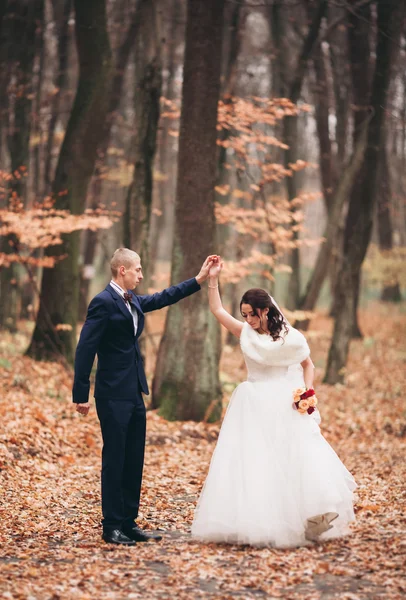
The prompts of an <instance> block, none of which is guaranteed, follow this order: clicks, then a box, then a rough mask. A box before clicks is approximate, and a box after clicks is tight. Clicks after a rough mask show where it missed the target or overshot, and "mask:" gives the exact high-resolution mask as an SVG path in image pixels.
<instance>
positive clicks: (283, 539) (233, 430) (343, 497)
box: [192, 378, 356, 547]
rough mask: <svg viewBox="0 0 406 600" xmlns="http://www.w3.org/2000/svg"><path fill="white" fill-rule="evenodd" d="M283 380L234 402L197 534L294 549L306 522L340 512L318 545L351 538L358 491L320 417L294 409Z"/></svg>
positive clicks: (242, 388) (250, 387)
mask: <svg viewBox="0 0 406 600" xmlns="http://www.w3.org/2000/svg"><path fill="white" fill-rule="evenodd" d="M291 383H292V382H291V381H290V384H289V383H288V382H287V380H286V378H280V379H277V380H275V381H269V380H267V381H264V382H261V381H259V382H258V381H257V382H250V381H246V382H244V383H242V384H240V385H239V386H238V387H237V388H236V390H235V391H234V394H233V396H232V398H231V400H230V403H229V406H228V409H227V413H226V416H225V418H224V421H223V425H222V428H221V431H220V435H219V439H218V442H217V446H216V449H215V451H214V454H213V457H212V460H211V465H210V469H209V473H208V476H207V479H206V482H205V484H204V487H203V490H202V493H201V496H200V498H199V501H198V505H197V509H196V513H195V518H194V521H193V525H192V537H193V538H195V539H198V540H201V541H206V542H229V543H237V544H251V545H258V546H274V547H294V546H300V545H304V544H307V543H308V542H307V541H306V538H305V527H306V520H307V519H308V518H311V517H313V516H315V515H320V514H324V513H327V512H335V513H338V518H337V519H335V520H334V521H333V522H332V523H331V525H333V527H332V529H330V530H329V531H327V532H325V533H323V534H322V535H321V537H320V540H323V539H328V538H332V537H338V536H342V535H345V534H347V533H348V524H349V523H350V522H351V521H353V520H354V511H353V491H354V489H355V487H356V484H355V481H354V479H353V477H352V475H351V473H350V472H349V471H348V470H347V469H346V467H345V466H344V465H343V463H342V462H341V461H340V459H339V458H338V456H337V454H336V453H335V452H334V450H333V449H332V447H331V446H330V445H329V444H328V442H327V441H326V440H325V438H324V437H323V436H322V434H321V432H320V428H319V426H318V424H317V416H316V418H314V417H315V415H308V414H305V415H302V414H300V413H298V412H297V411H295V410H294V409H293V408H292V402H293V397H292V391H293V390H292V385H291Z"/></svg>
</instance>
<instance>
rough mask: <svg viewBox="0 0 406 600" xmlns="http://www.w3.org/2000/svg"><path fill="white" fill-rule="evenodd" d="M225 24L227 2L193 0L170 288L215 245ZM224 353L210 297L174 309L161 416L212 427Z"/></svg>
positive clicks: (160, 366) (158, 382)
mask: <svg viewBox="0 0 406 600" xmlns="http://www.w3.org/2000/svg"><path fill="white" fill-rule="evenodd" d="M223 18H224V0H206V2H204V3H202V2H201V1H200V0H188V17H187V26H186V49H185V63H184V75H183V90H182V114H181V126H180V140H179V156H178V186H177V196H176V228H175V237H174V248H173V254H172V273H171V279H172V282H178V281H181V280H183V279H187V278H189V277H190V276H191V275H194V274H196V273H197V272H198V271H199V268H200V266H201V263H202V262H203V260H204V259H205V257H206V256H207V255H208V254H210V252H212V250H213V247H214V242H215V235H216V224H215V218H214V187H215V184H216V175H217V174H216V167H217V151H216V141H217V131H216V123H217V107H218V101H219V96H220V61H219V56H220V55H221V45H222V32H223ZM202 157H204V160H202ZM180 340H181V343H180ZM220 345H221V340H220V329H219V326H218V323H217V322H216V320H215V319H214V318H213V317H212V315H211V314H210V311H209V308H208V302H207V298H206V294H205V292H204V291H203V292H200V293H199V294H197V295H194V296H192V297H191V298H186V299H185V300H183V301H182V302H181V303H179V304H177V305H175V306H173V307H172V308H171V309H170V311H169V313H168V318H167V321H166V325H165V332H164V336H163V338H162V341H161V344H160V348H159V354H158V361H157V367H156V371H155V377H154V381H153V396H154V398H153V400H154V406H159V407H160V414H162V415H163V416H164V417H165V418H167V419H192V420H195V421H200V420H202V419H203V418H204V417H205V414H206V411H207V409H208V407H210V406H211V407H212V410H211V415H210V419H211V420H215V419H217V418H219V417H220V415H221V387H220V381H219V361H220Z"/></svg>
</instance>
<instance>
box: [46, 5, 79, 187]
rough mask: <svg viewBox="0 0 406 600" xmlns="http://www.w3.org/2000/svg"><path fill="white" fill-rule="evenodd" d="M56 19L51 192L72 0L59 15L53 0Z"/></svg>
mask: <svg viewBox="0 0 406 600" xmlns="http://www.w3.org/2000/svg"><path fill="white" fill-rule="evenodd" d="M52 6H53V10H54V19H55V22H56V23H57V40H58V69H57V76H56V78H55V93H54V95H53V98H52V104H51V118H50V120H49V125H48V137H47V144H46V148H45V176H44V179H45V190H46V192H47V193H50V192H51V187H52V173H51V171H52V150H53V147H54V138H55V128H56V123H57V121H58V115H59V107H60V103H61V102H60V101H61V96H62V94H63V92H64V90H65V87H66V83H67V79H68V47H69V17H70V13H71V7H72V0H64V3H63V7H62V14H61V15H59V11H58V9H59V3H58V0H53V2H52Z"/></svg>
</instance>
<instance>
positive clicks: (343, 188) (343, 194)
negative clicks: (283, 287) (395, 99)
mask: <svg viewBox="0 0 406 600" xmlns="http://www.w3.org/2000/svg"><path fill="white" fill-rule="evenodd" d="M369 122H370V117H369V118H367V119H365V122H364V124H363V127H362V132H363V133H362V135H361V136H359V138H358V140H357V145H356V146H355V148H354V153H353V155H352V157H351V159H350V161H349V163H348V165H347V167H346V168H345V170H344V172H343V174H342V176H341V178H340V181H339V183H338V185H337V188H336V191H335V194H334V197H333V198H332V202H331V206H330V212H329V214H328V218H327V226H326V229H325V232H324V235H323V237H324V239H325V242H324V243H323V245H322V246H321V248H320V250H319V253H318V255H317V259H316V264H315V266H314V269H313V272H312V275H311V277H310V280H309V282H308V284H307V287H306V292H305V294H304V295H303V298H302V299H301V301H300V305H299V306H300V309H301V310H304V311H312V310H314V308H315V306H316V303H317V300H318V297H319V294H320V289H321V286H322V285H323V281H324V279H325V277H326V275H327V272H328V268H329V265H330V263H331V256H332V254H333V252H334V248H335V245H336V241H337V233H338V229H339V227H340V222H341V213H342V210H343V207H344V205H345V203H346V201H347V198H348V195H349V193H350V190H351V188H352V186H353V185H354V182H355V180H356V177H357V175H358V173H359V170H360V168H361V165H362V162H363V159H364V154H365V148H366V143H367V135H368V124H369ZM295 326H296V327H299V328H300V329H304V330H306V329H307V328H308V326H309V321H308V320H304V321H298V322H296V323H295Z"/></svg>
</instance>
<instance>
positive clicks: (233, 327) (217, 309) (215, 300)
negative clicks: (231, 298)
mask: <svg viewBox="0 0 406 600" xmlns="http://www.w3.org/2000/svg"><path fill="white" fill-rule="evenodd" d="M222 268H223V261H221V260H220V258H219V259H218V261H217V262H216V263H214V264H213V265H212V266H211V267H210V271H209V284H208V288H209V305H210V310H211V312H212V313H213V315H214V316H215V317H216V319H217V321H219V322H220V323H221V324H222V325H223V326H224V327H225V328H226V329H228V331H229V332H230V333H232V334H233V335H235V336H236V337H238V338H239V337H240V336H241V331H242V327H243V324H242V323H241V321H238V320H237V319H235V318H234V317H233V316H232V315H230V313H229V312H227V311H226V309H225V308H224V306H223V304H222V302H221V298H220V292H219V275H220V272H221V270H222Z"/></svg>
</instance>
